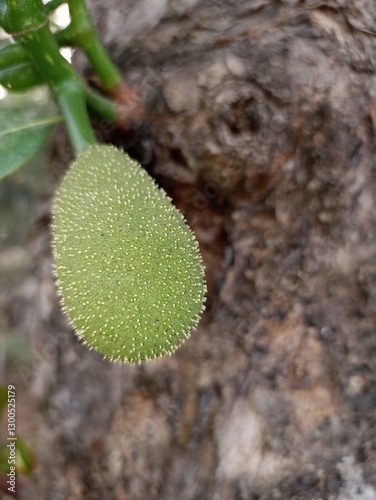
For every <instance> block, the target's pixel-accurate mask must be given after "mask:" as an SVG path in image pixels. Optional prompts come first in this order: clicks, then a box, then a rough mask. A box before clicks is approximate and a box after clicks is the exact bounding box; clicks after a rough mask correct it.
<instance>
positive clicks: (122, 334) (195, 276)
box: [52, 145, 206, 363]
mask: <svg viewBox="0 0 376 500" xmlns="http://www.w3.org/2000/svg"><path fill="white" fill-rule="evenodd" d="M52 231H53V250H54V257H55V264H54V265H55V274H56V277H57V285H58V289H59V292H60V296H61V302H62V306H63V309H64V311H65V312H66V313H67V315H68V317H69V318H70V321H71V323H72V325H73V327H74V329H75V331H76V333H77V335H78V336H79V337H80V338H81V339H82V340H83V341H84V342H85V343H87V344H88V345H89V346H90V347H91V348H93V349H95V350H96V351H98V352H100V353H101V354H102V355H103V356H105V357H107V358H110V359H111V360H114V361H122V362H128V363H139V362H141V361H144V360H148V359H153V358H156V357H159V356H163V355H165V354H169V353H172V352H173V351H174V350H175V349H177V348H178V347H179V346H180V345H181V344H182V342H183V341H184V340H185V339H186V338H187V337H188V336H189V333H190V331H191V329H192V328H193V327H194V326H196V324H197V322H198V320H199V317H200V315H201V313H202V311H203V302H204V297H205V291H206V286H205V280H204V272H203V265H202V261H201V256H200V253H199V250H198V244H197V241H196V240H195V237H194V235H193V233H192V232H191V230H190V229H189V227H188V225H187V224H186V222H185V220H184V218H183V216H182V214H181V213H180V212H179V211H178V210H177V209H176V208H175V207H174V206H173V205H172V204H171V200H170V199H169V198H168V197H167V195H166V194H165V193H164V191H163V190H161V189H159V188H158V187H157V185H156V184H155V182H154V181H153V179H152V178H151V177H150V176H149V175H148V174H147V173H146V172H145V170H143V169H142V168H141V167H140V166H139V165H138V164H137V163H136V162H135V161H133V160H132V159H130V158H129V156H127V155H126V154H125V153H122V152H121V151H119V150H117V149H116V148H115V147H114V146H108V145H95V146H89V147H88V148H86V149H85V150H84V151H82V152H81V153H80V154H79V155H78V157H77V159H76V160H75V161H74V162H73V164H72V166H71V168H70V169H69V171H68V173H67V174H66V176H65V177H64V179H63V181H62V183H61V185H60V187H59V189H58V191H57V195H56V198H55V203H54V207H53V224H52Z"/></svg>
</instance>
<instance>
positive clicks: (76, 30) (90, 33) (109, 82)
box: [60, 0, 121, 91]
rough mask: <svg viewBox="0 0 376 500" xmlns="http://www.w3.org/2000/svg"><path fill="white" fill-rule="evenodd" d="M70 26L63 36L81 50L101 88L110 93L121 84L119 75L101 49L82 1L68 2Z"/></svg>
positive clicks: (69, 0) (73, 0)
mask: <svg viewBox="0 0 376 500" xmlns="http://www.w3.org/2000/svg"><path fill="white" fill-rule="evenodd" d="M68 5H69V12H70V15H71V19H72V21H71V24H70V25H69V26H68V27H67V28H66V29H65V30H63V32H64V33H63V34H60V37H62V36H63V35H64V36H65V37H67V38H68V39H69V41H70V42H73V44H74V45H76V46H77V47H79V48H80V49H81V50H83V51H84V52H85V54H86V56H87V58H88V59H89V61H90V63H91V64H92V66H93V68H94V70H95V72H96V73H97V74H98V76H99V78H100V80H101V82H102V85H103V88H104V89H106V90H108V91H111V89H113V88H116V87H117V86H118V85H119V84H120V83H121V75H120V73H119V71H118V70H117V68H116V67H115V66H114V64H113V63H112V61H111V60H110V58H109V57H108V55H107V53H106V51H105V50H104V48H103V45H102V44H101V42H100V40H99V38H98V37H97V34H96V32H95V30H94V27H93V24H92V22H91V19H90V15H89V12H88V10H87V8H86V5H85V1H84V0H68Z"/></svg>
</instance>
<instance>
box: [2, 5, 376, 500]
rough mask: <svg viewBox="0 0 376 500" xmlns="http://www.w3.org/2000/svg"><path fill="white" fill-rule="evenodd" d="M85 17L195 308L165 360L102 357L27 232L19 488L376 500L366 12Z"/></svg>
mask: <svg viewBox="0 0 376 500" xmlns="http://www.w3.org/2000/svg"><path fill="white" fill-rule="evenodd" d="M90 7H91V11H92V13H93V17H94V20H95V23H96V24H97V26H98V28H99V30H100V32H101V36H102V39H103V40H104V42H105V44H106V45H107V47H108V50H109V51H110V53H111V54H112V56H113V58H114V60H115V62H116V63H117V64H118V65H119V67H120V69H121V71H122V73H123V75H124V79H125V81H126V82H128V83H129V85H131V86H132V87H133V88H135V89H137V90H138V91H139V92H140V93H141V95H142V102H143V105H144V107H145V109H146V118H145V120H146V121H147V122H148V127H145V126H144V125H145V123H143V124H140V123H136V124H134V125H133V128H131V129H130V131H129V133H124V132H120V131H118V130H112V128H111V127H107V128H105V127H104V125H105V124H104V123H103V122H99V123H98V125H97V129H98V132H99V133H100V134H103V137H104V138H105V139H106V140H111V141H112V142H114V143H116V144H118V145H119V146H124V147H126V148H127V149H129V151H130V152H131V153H132V154H133V155H135V156H136V157H138V158H139V159H140V160H141V161H142V162H143V164H144V165H145V166H146V168H148V170H149V171H150V172H151V173H152V174H153V175H154V176H155V177H156V178H157V180H158V182H159V183H160V184H161V185H162V186H164V187H165V189H166V190H167V191H168V192H169V193H170V195H171V196H172V197H173V199H174V201H175V203H176V204H177V205H178V206H179V208H181V210H182V211H183V212H184V214H185V215H186V217H187V219H188V221H189V223H190V224H191V226H192V228H193V230H194V231H195V233H196V235H197V238H198V240H199V242H200V245H201V249H202V254H203V257H204V261H205V266H206V272H207V278H208V284H209V291H208V299H207V310H206V312H205V314H204V317H203V319H202V321H201V323H200V325H199V327H198V329H197V331H195V332H194V333H193V334H192V336H191V338H190V339H189V340H188V341H187V342H186V343H185V344H184V346H183V347H181V348H180V349H179V350H178V351H177V352H176V354H174V355H173V356H171V357H168V358H165V359H160V360H158V361H156V362H148V363H144V364H142V365H140V366H136V367H131V366H121V365H114V364H111V363H110V362H107V361H103V360H102V359H101V358H100V356H98V355H96V354H95V353H93V352H89V351H88V350H87V349H86V348H85V347H83V346H82V345H80V344H79V342H78V341H77V340H76V338H75V337H74V335H73V333H72V331H71V330H70V328H69V326H68V323H67V320H66V319H65V318H64V316H63V315H62V313H61V312H60V310H59V306H58V300H57V294H56V290H55V286H54V279H53V275H52V269H51V254H50V249H49V234H48V231H47V228H43V229H41V230H40V231H39V232H38V233H37V234H36V235H35V237H34V241H33V248H34V254H35V261H36V268H35V273H34V276H36V277H37V279H36V280H35V279H34V281H32V284H30V280H29V281H28V284H27V287H26V284H25V286H24V287H23V288H22V289H21V291H20V293H19V297H18V302H16V304H15V305H14V306H13V308H14V309H13V311H11V314H12V318H13V321H14V323H16V324H17V327H18V328H20V329H23V330H24V331H25V332H26V334H27V335H28V336H29V338H30V342H31V345H32V349H33V353H34V367H33V370H32V372H31V373H30V377H28V380H29V381H30V384H31V385H32V388H33V391H34V395H35V398H36V400H37V401H38V404H39V417H38V427H39V433H38V436H36V442H37V450H36V453H37V457H38V468H37V470H36V473H35V475H34V476H33V477H32V478H31V479H30V480H29V483H28V485H29V487H28V488H26V490H25V491H26V492H25V495H26V496H25V498H27V499H50V500H58V499H74V500H79V499H80V500H81V499H90V500H94V499H100V500H107V499H119V500H121V499H127V500H138V499H166V500H176V499H177V498H179V499H182V500H193V499H197V500H198V499H200V500H203V499H215V500H222V499H226V500H227V499H229V500H232V499H234V500H235V499H281V498H282V499H287V498H288V499H305V498H311V499H318V498H327V499H337V498H339V499H341V500H345V499H346V500H347V499H363V500H366V499H367V500H369V499H376V433H375V429H376V414H375V405H376V334H375V322H376V321H375V319H376V280H375V278H376V266H375V257H376V219H375V216H374V213H375V208H376V207H375V204H376V202H375V200H376V196H375V195H376V180H375V164H376V163H375V150H376V147H375V131H376V129H375V127H376V79H375V70H376V6H375V4H374V2H372V1H371V0H350V1H348V2H344V1H343V0H326V1H317V0H306V1H298V0H280V1H277V0H275V1H273V0H272V1H267V0H253V1H250V0H247V1H245V0H244V1H241V0H237V1H234V0H221V2H219V1H215V0H184V1H183V0H180V1H174V0H170V1H167V0H163V1H162V0H160V1H149V0H137V1H136V0H111V1H108V2H106V3H105V4H104V3H103V2H100V1H99V0H92V1H91V3H90ZM78 64H81V63H80V62H79V61H78ZM85 71H86V72H87V73H88V74H89V73H90V68H86V69H85ZM140 125H142V126H140ZM65 150H66V148H65V147H60V149H59V151H60V153H59V154H60V157H59V160H58V161H63V160H64V159H65V156H64V155H65ZM61 152H63V154H62V153H61ZM56 164H57V163H56V160H55V165H56ZM30 287H34V288H32V289H31V288H30ZM25 290H27V293H26V291H25ZM30 290H32V293H31V292H30ZM20 310H22V314H21V315H20V314H18V312H19V311H20Z"/></svg>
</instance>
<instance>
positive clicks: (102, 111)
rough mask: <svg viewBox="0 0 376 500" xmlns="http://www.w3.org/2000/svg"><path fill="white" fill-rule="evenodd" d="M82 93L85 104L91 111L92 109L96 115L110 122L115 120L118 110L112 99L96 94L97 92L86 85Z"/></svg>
mask: <svg viewBox="0 0 376 500" xmlns="http://www.w3.org/2000/svg"><path fill="white" fill-rule="evenodd" d="M84 93H85V98H86V102H87V105H88V106H89V108H90V109H91V110H92V111H94V112H95V113H96V114H97V115H99V116H102V117H103V118H106V119H107V120H110V121H111V122H115V121H116V120H117V118H118V110H117V107H116V105H115V104H114V103H113V102H112V101H110V100H109V99H107V98H106V97H103V96H102V95H100V94H98V92H95V91H94V90H93V89H91V88H90V87H88V86H86V85H85V87H84Z"/></svg>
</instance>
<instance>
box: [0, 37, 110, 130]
mask: <svg viewBox="0 0 376 500" xmlns="http://www.w3.org/2000/svg"><path fill="white" fill-rule="evenodd" d="M5 48H6V49H12V50H10V51H9V50H7V51H6V52H4V53H2V51H0V84H1V85H4V86H5V87H6V88H8V89H9V90H27V89H28V88H31V87H33V86H35V85H41V84H43V83H46V82H45V80H44V77H43V75H42V74H41V73H40V72H39V71H38V69H37V67H36V66H35V63H34V62H33V60H32V59H31V57H30V56H29V54H28V53H27V52H26V51H25V49H24V48H23V47H21V46H20V45H18V44H12V45H8V46H7V47H5ZM13 49H16V50H13ZM18 49H19V50H18ZM8 52H11V53H14V54H16V55H20V56H21V57H16V58H14V57H13V56H12V57H11V58H8ZM14 54H13V55H14ZM3 56H5V57H6V58H7V61H6V62H7V65H5V64H4V65H3V64H2V62H3ZM13 58H14V59H15V60H14V61H13ZM82 87H83V93H84V95H85V99H86V103H87V105H88V106H89V108H90V109H91V110H92V111H94V112H95V113H96V114H97V115H99V116H102V117H103V118H106V119H107V120H110V121H112V122H115V121H116V120H117V118H118V109H117V107H116V104H114V103H113V102H112V101H110V100H109V99H108V98H106V97H104V96H102V95H101V94H99V93H98V92H96V91H95V90H93V89H91V88H90V87H88V86H87V85H86V84H85V83H82Z"/></svg>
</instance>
